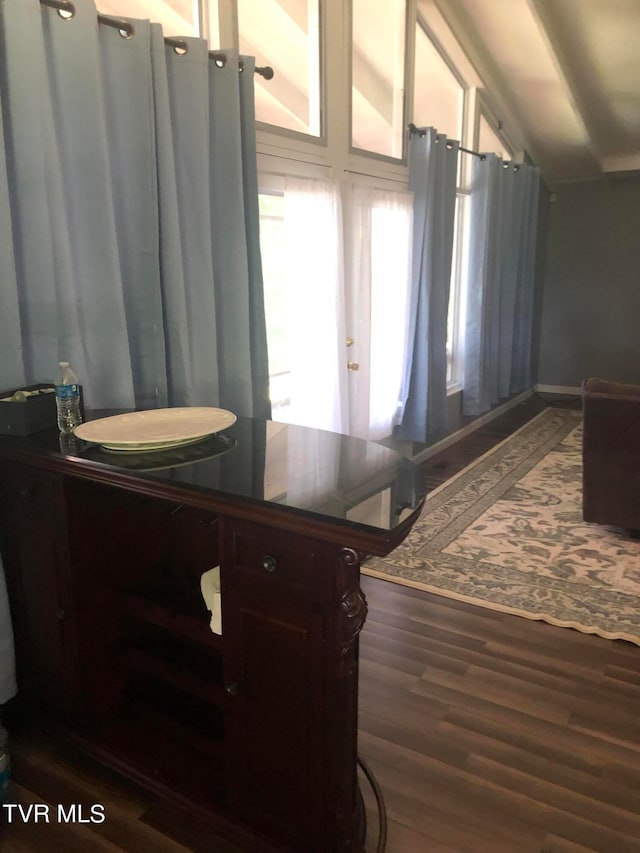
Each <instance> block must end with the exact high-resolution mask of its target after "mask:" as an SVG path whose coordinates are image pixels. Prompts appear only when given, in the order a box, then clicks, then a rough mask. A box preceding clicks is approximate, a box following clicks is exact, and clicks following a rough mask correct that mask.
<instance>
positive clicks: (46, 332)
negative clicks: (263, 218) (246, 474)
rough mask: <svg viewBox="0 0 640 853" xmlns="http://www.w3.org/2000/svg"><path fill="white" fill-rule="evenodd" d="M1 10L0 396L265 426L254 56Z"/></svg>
mask: <svg viewBox="0 0 640 853" xmlns="http://www.w3.org/2000/svg"><path fill="white" fill-rule="evenodd" d="M75 6H76V13H75V16H74V17H73V18H71V19H69V20H65V19H64V18H63V17H61V16H60V15H59V14H58V12H57V11H56V10H55V9H52V8H49V7H46V6H42V7H41V5H40V3H39V2H38V0H3V2H2V3H1V4H0V106H1V113H0V115H1V120H2V127H1V128H0V129H1V133H0V277H1V281H2V287H1V289H0V389H4V388H6V389H8V388H12V387H16V386H20V385H22V384H27V383H31V382H36V381H45V380H51V379H52V378H53V376H54V372H55V368H56V365H57V362H58V361H59V360H60V359H64V360H68V361H70V362H71V364H72V366H73V368H74V370H75V372H76V373H77V374H78V377H79V379H80V381H81V382H82V384H83V386H84V394H85V402H86V404H87V405H88V406H89V407H91V408H133V407H139V408H153V407H158V406H166V405H214V406H215V405H220V406H224V407H225V408H228V409H231V410H232V411H234V412H235V413H237V414H243V415H253V416H258V417H268V416H269V411H270V409H269V402H268V366H267V349H266V331H265V322H264V304H263V295H262V274H261V267H260V254H259V235H258V211H257V204H258V192H257V174H256V165H255V137H254V132H255V131H254V112H253V61H252V60H251V59H250V58H243V60H244V71H242V72H240V71H239V65H240V63H239V57H238V55H237V54H236V53H233V52H232V51H227V61H226V63H225V64H224V66H222V67H221V66H220V64H219V63H217V62H215V61H214V60H212V59H211V58H209V55H208V50H207V44H206V42H205V41H204V40H201V39H196V38H190V39H186V45H187V51H186V53H182V52H179V51H176V50H175V49H174V48H173V47H171V46H169V45H168V44H166V43H165V41H164V39H163V34H162V30H161V28H160V26H159V25H157V24H150V23H149V22H148V21H138V20H132V19H129V22H130V23H131V24H132V25H133V34H132V35H131V37H128V38H125V37H124V35H126V34H125V33H121V32H120V31H119V30H118V29H115V28H113V27H110V26H107V25H104V24H99V23H98V21H97V17H96V8H95V5H94V4H93V2H91V0H83V2H82V3H76V4H75Z"/></svg>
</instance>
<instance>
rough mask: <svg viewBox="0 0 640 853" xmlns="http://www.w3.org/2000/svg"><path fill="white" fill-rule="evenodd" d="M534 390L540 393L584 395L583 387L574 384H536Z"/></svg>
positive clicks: (564, 395)
mask: <svg viewBox="0 0 640 853" xmlns="http://www.w3.org/2000/svg"><path fill="white" fill-rule="evenodd" d="M533 390H534V391H536V392H537V393H540V394H562V396H563V397H566V396H570V397H582V388H580V387H579V386H578V387H576V386H574V385H536V386H535V387H534V389H533Z"/></svg>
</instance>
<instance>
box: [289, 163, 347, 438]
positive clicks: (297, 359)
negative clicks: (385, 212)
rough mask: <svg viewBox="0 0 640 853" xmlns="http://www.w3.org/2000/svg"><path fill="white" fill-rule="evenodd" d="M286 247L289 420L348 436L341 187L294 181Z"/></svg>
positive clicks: (292, 182)
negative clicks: (343, 433)
mask: <svg viewBox="0 0 640 853" xmlns="http://www.w3.org/2000/svg"><path fill="white" fill-rule="evenodd" d="M284 247H285V250H284V252H283V258H282V262H283V265H284V278H285V282H286V284H285V289H286V304H287V309H288V318H287V324H286V325H287V338H288V348H289V365H290V370H291V375H290V389H291V405H290V406H289V407H288V408H289V411H288V412H287V414H286V415H285V416H284V417H285V419H286V420H287V421H289V422H290V423H294V424H301V425H302V426H312V427H317V428H319V429H328V430H332V431H333V432H346V431H347V427H348V424H347V408H346V387H345V386H346V377H345V364H344V362H345V357H344V341H345V327H344V278H343V264H342V213H341V205H340V194H339V191H338V185H337V184H336V183H335V182H333V181H324V180H319V179H306V178H299V179H297V178H288V179H287V180H286V182H285V188H284Z"/></svg>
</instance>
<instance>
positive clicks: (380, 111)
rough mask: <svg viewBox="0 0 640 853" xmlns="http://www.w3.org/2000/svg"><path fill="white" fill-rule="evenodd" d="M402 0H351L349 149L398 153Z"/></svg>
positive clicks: (401, 126) (401, 121) (401, 111)
mask: <svg viewBox="0 0 640 853" xmlns="http://www.w3.org/2000/svg"><path fill="white" fill-rule="evenodd" d="M405 27H406V2H405V0H353V39H352V59H351V74H352V90H351V113H352V115H351V119H352V121H351V138H352V144H353V147H354V148H362V149H364V150H365V151H372V152H375V153H377V154H386V155H388V156H390V157H398V158H400V157H402V141H403V138H404V53H405Z"/></svg>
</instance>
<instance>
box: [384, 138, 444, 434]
mask: <svg viewBox="0 0 640 853" xmlns="http://www.w3.org/2000/svg"><path fill="white" fill-rule="evenodd" d="M458 149H459V144H458V142H455V141H453V140H448V139H447V138H446V136H444V135H442V134H438V133H437V132H436V131H435V130H434V129H433V128H426V129H425V130H421V131H419V132H418V133H413V134H412V135H411V138H410V144H409V189H410V190H412V191H413V193H414V199H415V201H414V219H413V258H412V283H413V284H412V296H411V313H410V316H411V323H410V327H409V336H410V341H411V345H412V353H411V357H410V358H409V359H408V360H407V362H406V367H405V376H404V391H403V394H404V396H405V398H406V406H405V411H404V417H403V419H402V423H401V425H400V427H399V428H398V430H397V435H398V437H399V438H402V439H405V440H409V441H416V442H420V443H427V442H429V441H432V440H433V439H435V438H437V437H438V436H439V435H441V434H443V433H445V432H446V431H447V429H448V417H447V316H448V310H449V293H450V286H451V266H452V257H453V237H454V224H455V208H456V176H457V169H458V153H459V150H458Z"/></svg>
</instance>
